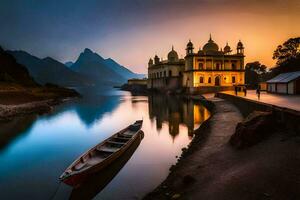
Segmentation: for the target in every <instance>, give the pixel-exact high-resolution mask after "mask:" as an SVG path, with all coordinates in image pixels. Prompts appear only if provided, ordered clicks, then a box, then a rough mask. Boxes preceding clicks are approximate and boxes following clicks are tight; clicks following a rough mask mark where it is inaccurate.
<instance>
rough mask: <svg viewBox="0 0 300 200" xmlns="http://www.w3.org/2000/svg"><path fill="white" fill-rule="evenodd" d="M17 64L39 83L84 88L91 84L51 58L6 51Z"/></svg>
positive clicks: (85, 78)
mask: <svg viewBox="0 0 300 200" xmlns="http://www.w3.org/2000/svg"><path fill="white" fill-rule="evenodd" d="M7 52H8V53H9V54H11V55H13V56H14V57H15V59H16V60H17V62H18V63H20V64H22V65H24V66H26V68H27V69H28V70H29V72H30V74H31V75H32V76H33V78H34V79H35V80H36V81H37V82H39V83H41V84H45V83H54V84H57V85H61V86H67V87H70V86H85V85H92V84H93V82H92V81H91V80H90V79H89V78H88V77H86V76H84V75H82V74H78V73H76V72H74V71H72V70H71V69H69V68H68V67H66V66H65V65H64V64H63V63H60V62H59V61H57V60H54V59H53V58H50V57H47V58H44V59H40V58H38V57H35V56H33V55H30V54H29V53H27V52H25V51H7Z"/></svg>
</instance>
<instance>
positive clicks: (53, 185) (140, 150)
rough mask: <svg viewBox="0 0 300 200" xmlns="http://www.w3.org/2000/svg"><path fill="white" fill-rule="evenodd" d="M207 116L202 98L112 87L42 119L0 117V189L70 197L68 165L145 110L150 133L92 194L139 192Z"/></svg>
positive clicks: (15, 195)
mask: <svg viewBox="0 0 300 200" xmlns="http://www.w3.org/2000/svg"><path fill="white" fill-rule="evenodd" d="M100 94H101V95H100ZM208 116H209V112H208V110H207V109H205V108H204V107H203V106H202V105H200V104H194V103H193V102H192V101H190V100H183V99H181V98H179V97H178V98H177V97H172V98H168V97H166V96H159V95H155V96H150V97H147V96H131V95H130V94H129V93H127V92H120V91H115V90H109V91H105V92H104V91H99V93H96V94H95V93H94V94H85V97H84V98H83V99H80V100H77V101H76V102H69V103H66V104H63V105H61V106H59V107H57V108H56V109H55V111H54V112H53V113H52V114H49V115H46V116H42V117H39V118H37V119H36V118H35V117H26V118H21V119H16V120H14V121H13V122H10V123H6V124H1V125H0V127H1V128H0V129H1V130H3V131H4V133H1V135H0V162H1V163H3V164H1V165H0V191H1V196H0V197H1V199H2V198H3V199H49V198H51V197H52V196H53V195H54V193H55V191H56V189H57V193H56V195H55V198H54V199H68V198H69V197H70V195H71V192H72V188H71V187H69V186H67V185H65V184H61V185H59V182H58V177H59V176H60V175H61V173H62V172H63V171H64V170H65V168H66V167H67V166H69V165H70V164H71V163H72V162H73V161H74V160H75V159H76V158H77V157H78V156H79V155H81V154H82V153H83V152H84V151H86V150H87V149H89V148H90V147H92V146H94V145H96V144H98V143H99V142H101V141H103V140H104V139H106V138H108V137H109V136H111V135H112V134H114V133H115V132H116V131H118V130H120V129H122V128H124V127H125V126H127V125H129V124H130V123H132V122H134V121H135V120H137V119H142V118H143V120H144V123H143V127H142V130H143V131H144V139H143V140H142V141H141V143H140V144H139V146H138V147H137V148H136V150H135V152H134V153H133V154H132V156H131V155H129V156H128V159H129V161H128V162H127V163H126V162H125V163H126V164H125V165H124V166H123V164H124V163H123V164H122V165H121V166H119V168H121V170H120V171H117V172H116V173H117V175H116V176H115V177H114V178H113V179H112V181H111V182H110V183H109V184H108V185H106V187H105V188H104V189H103V190H102V191H98V192H99V193H98V192H96V193H94V194H91V195H92V196H95V198H94V199H120V197H122V199H133V198H141V197H142V196H144V195H145V194H146V193H147V192H150V191H151V190H152V189H154V188H155V187H156V186H157V185H158V184H159V183H160V182H161V181H163V180H164V179H165V177H166V176H167V174H168V172H169V168H170V166H171V165H172V164H175V162H176V159H177V158H176V156H179V155H180V154H181V149H182V148H183V147H186V146H187V145H188V144H189V142H190V141H191V139H192V137H193V130H194V129H196V128H198V127H199V125H200V124H201V123H202V122H203V121H204V120H205V119H207V118H208ZM130 156H131V157H130ZM122 166H123V167H122ZM107 173H108V172H107Z"/></svg>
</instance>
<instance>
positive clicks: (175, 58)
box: [168, 46, 178, 62]
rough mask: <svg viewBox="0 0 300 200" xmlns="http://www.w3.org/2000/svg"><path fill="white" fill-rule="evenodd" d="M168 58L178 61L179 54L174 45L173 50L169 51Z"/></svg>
mask: <svg viewBox="0 0 300 200" xmlns="http://www.w3.org/2000/svg"><path fill="white" fill-rule="evenodd" d="M168 60H169V61H170V62H175V61H178V54H177V52H176V51H175V50H174V47H173V46H172V50H171V51H170V52H169V53H168Z"/></svg>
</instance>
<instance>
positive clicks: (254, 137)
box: [229, 111, 276, 149]
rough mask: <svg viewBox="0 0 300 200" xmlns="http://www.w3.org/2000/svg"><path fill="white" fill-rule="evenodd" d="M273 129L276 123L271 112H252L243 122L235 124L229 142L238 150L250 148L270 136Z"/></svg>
mask: <svg viewBox="0 0 300 200" xmlns="http://www.w3.org/2000/svg"><path fill="white" fill-rule="evenodd" d="M275 128H276V122H275V118H274V116H273V114H272V112H260V111H254V112H253V113H251V114H250V115H249V116H248V117H247V118H246V119H245V120H244V121H243V122H240V123H238V124H237V126H236V130H235V133H234V134H233V135H232V136H231V138H230V140H229V142H230V144H231V145H232V146H234V147H235V148H238V149H243V148H246V147H250V146H252V145H255V144H257V143H258V142H260V141H262V140H263V139H265V138H267V137H268V136H270V135H271V134H272V133H273V132H274V130H275Z"/></svg>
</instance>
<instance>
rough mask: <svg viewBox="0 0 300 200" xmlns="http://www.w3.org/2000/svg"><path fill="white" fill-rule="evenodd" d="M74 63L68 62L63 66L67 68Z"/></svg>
mask: <svg viewBox="0 0 300 200" xmlns="http://www.w3.org/2000/svg"><path fill="white" fill-rule="evenodd" d="M73 64H74V63H73V62H72V61H68V62H65V65H66V66H67V67H71V66H72V65H73Z"/></svg>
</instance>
